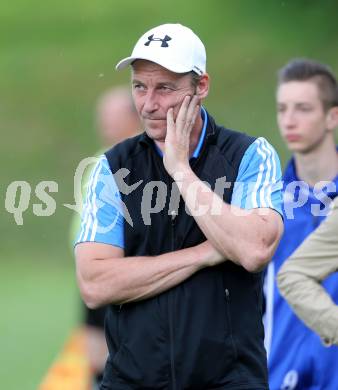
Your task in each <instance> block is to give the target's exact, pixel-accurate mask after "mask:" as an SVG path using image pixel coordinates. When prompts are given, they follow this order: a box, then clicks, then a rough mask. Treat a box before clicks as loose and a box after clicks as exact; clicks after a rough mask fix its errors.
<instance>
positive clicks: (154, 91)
mask: <svg viewBox="0 0 338 390" xmlns="http://www.w3.org/2000/svg"><path fill="white" fill-rule="evenodd" d="M132 89H133V92H132V93H133V99H134V103H135V107H136V110H137V112H138V114H139V116H140V119H141V121H142V123H143V125H144V127H145V130H146V132H147V134H148V135H149V136H150V137H151V138H152V139H154V140H156V141H161V142H163V141H164V139H165V136H166V132H167V111H168V110H169V108H171V107H172V108H173V109H174V119H176V116H177V114H178V111H179V109H180V107H181V104H182V102H183V99H184V97H185V96H187V95H190V96H193V95H194V93H195V88H194V87H193V85H192V79H191V75H189V74H185V75H180V74H177V73H173V72H170V71H169V70H167V69H165V68H163V67H162V66H160V65H157V64H155V63H153V62H150V61H144V60H137V61H135V63H134V64H133V71H132Z"/></svg>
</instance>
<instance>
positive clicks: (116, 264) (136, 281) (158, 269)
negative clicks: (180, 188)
mask: <svg viewBox="0 0 338 390" xmlns="http://www.w3.org/2000/svg"><path fill="white" fill-rule="evenodd" d="M79 252H81V248H78V253H77V258H78V267H77V269H78V272H77V276H78V282H79V285H80V289H81V290H82V294H83V298H84V300H85V302H86V303H87V305H88V306H89V307H92V308H94V307H97V306H101V305H104V304H109V303H113V304H123V303H127V302H131V301H137V300H142V299H146V298H150V297H152V296H154V295H157V294H160V293H161V292H163V291H166V290H168V289H170V288H172V287H174V286H176V285H177V284H179V283H181V282H183V281H184V280H186V279H187V278H189V277H190V276H191V275H193V274H194V273H195V272H197V271H199V270H200V269H202V268H204V267H207V266H210V265H213V264H216V263H217V262H221V261H222V260H223V258H222V256H221V255H220V254H219V253H218V252H217V251H216V250H215V249H214V248H213V247H212V245H211V244H210V243H209V242H207V241H206V242H204V243H203V244H200V245H197V246H195V247H192V248H187V249H182V250H179V251H176V252H171V253H166V254H163V255H160V256H154V257H144V256H142V257H117V258H115V257H111V258H105V259H98V258H83V257H82V256H81V255H82V254H81V253H79Z"/></svg>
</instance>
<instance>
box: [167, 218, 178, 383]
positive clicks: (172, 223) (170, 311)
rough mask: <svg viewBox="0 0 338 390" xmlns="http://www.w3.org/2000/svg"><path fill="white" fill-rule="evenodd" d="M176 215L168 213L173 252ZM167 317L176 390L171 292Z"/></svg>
mask: <svg viewBox="0 0 338 390" xmlns="http://www.w3.org/2000/svg"><path fill="white" fill-rule="evenodd" d="M176 216H177V214H176V212H175V210H172V211H171V212H170V217H171V250H172V251H174V250H175V236H174V228H175V218H176ZM168 303H169V304H168V317H169V337H170V367H171V378H172V390H175V389H176V373H175V358H174V353H175V351H174V319H173V304H174V303H173V295H172V291H170V292H169V302H168Z"/></svg>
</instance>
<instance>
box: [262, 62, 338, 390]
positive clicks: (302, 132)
mask: <svg viewBox="0 0 338 390" xmlns="http://www.w3.org/2000/svg"><path fill="white" fill-rule="evenodd" d="M337 107H338V90H337V81H336V79H335V77H334V75H333V73H332V72H331V70H330V69H329V68H328V67H327V66H325V65H322V64H320V63H317V62H314V61H310V60H305V59H304V60H293V61H291V62H290V63H288V64H287V65H286V66H285V67H283V68H282V69H281V70H280V72H279V82H278V87H277V119H278V126H279V128H280V131H281V135H282V137H283V139H284V141H285V143H286V145H287V147H288V149H289V150H290V151H291V152H292V153H293V157H292V159H291V160H290V162H289V163H288V165H287V167H286V169H285V172H284V176H283V181H284V183H283V185H284V223H285V230H284V234H283V236H282V239H281V242H280V244H279V246H278V249H277V251H276V253H275V255H274V257H273V261H272V262H271V263H270V264H269V267H268V272H267V276H266V284H265V292H266V316H265V331H266V332H265V333H266V339H265V344H266V349H267V353H268V366H269V381H270V388H271V390H278V389H282V390H293V389H325V390H336V389H337V388H338V349H337V348H336V347H332V348H330V349H327V348H325V347H324V346H323V345H322V344H321V342H320V340H319V338H318V336H317V335H316V334H314V333H313V332H311V331H310V330H309V329H308V328H307V327H306V326H305V325H304V324H303V323H302V322H301V321H300V320H299V319H298V318H297V317H296V315H295V314H294V313H293V311H292V310H291V309H290V307H289V306H288V303H287V302H286V301H285V300H284V298H283V297H282V296H281V295H280V293H279V291H278V288H277V284H276V280H275V277H276V275H277V272H278V270H279V268H280V267H281V265H282V264H283V262H284V261H285V260H286V259H287V258H288V257H289V256H290V255H291V254H292V253H293V252H294V251H295V249H296V248H297V247H298V246H299V245H300V244H301V243H302V241H303V240H304V239H305V238H306V237H307V236H308V235H309V234H310V233H311V232H312V231H313V230H314V229H316V228H317V227H318V226H319V224H320V223H321V222H322V220H323V219H324V218H325V216H326V214H327V213H328V210H329V203H330V201H331V200H332V198H334V197H335V196H336V195H337V186H338V176H337V173H338V155H337V149H336V145H335V138H334V129H335V128H336V127H337V126H338V108H337ZM324 286H325V288H326V289H327V290H328V292H329V293H330V295H331V296H332V297H333V299H334V300H336V302H337V301H338V275H332V276H331V277H330V278H329V279H328V280H326V281H325V282H324Z"/></svg>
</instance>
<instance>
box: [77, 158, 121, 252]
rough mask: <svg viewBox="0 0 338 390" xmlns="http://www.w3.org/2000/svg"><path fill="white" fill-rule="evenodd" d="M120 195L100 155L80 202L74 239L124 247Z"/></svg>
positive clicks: (106, 162) (104, 160) (104, 159)
mask: <svg viewBox="0 0 338 390" xmlns="http://www.w3.org/2000/svg"><path fill="white" fill-rule="evenodd" d="M123 223H124V219H123V207H122V200H121V195H120V192H119V190H118V187H117V185H116V183H115V180H114V177H113V174H112V172H111V171H110V168H109V164H108V161H107V159H106V157H105V156H104V155H102V156H101V157H100V158H99V161H98V162H97V164H96V165H95V166H94V169H93V171H92V173H91V176H90V179H89V181H88V188H87V195H86V199H85V203H84V205H83V212H82V217H81V229H80V233H79V235H78V238H77V240H76V244H78V243H80V242H99V243H103V244H110V245H114V246H118V247H120V248H124V234H123Z"/></svg>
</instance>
